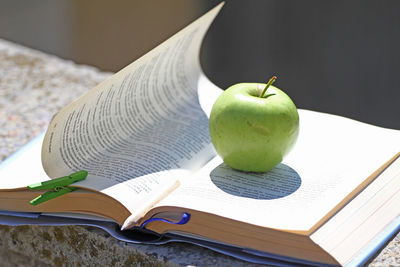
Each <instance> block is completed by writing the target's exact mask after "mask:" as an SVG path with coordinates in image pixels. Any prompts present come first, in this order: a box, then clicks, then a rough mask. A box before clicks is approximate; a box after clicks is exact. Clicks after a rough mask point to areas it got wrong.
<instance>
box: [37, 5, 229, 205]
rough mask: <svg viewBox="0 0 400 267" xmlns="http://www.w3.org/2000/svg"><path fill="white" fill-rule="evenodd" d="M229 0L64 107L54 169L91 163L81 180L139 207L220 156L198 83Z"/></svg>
mask: <svg viewBox="0 0 400 267" xmlns="http://www.w3.org/2000/svg"><path fill="white" fill-rule="evenodd" d="M221 6H222V5H221V4H220V5H219V6H217V7H216V8H214V9H213V10H211V11H209V12H208V13H207V14H205V15H204V16H202V17H201V18H199V19H198V20H196V21H195V22H193V23H192V24H190V25H189V26H187V27H186V28H185V29H183V30H182V31H180V32H178V33H177V34H175V35H174V36H173V37H171V38H170V39H168V40H167V41H165V42H164V43H162V44H161V45H159V46H158V47H156V48H155V49H153V50H152V51H150V52H149V53H147V54H146V55H145V56H143V57H142V58H140V59H138V60H137V61H135V62H133V63H132V64H131V65H129V66H127V67H126V68H124V69H123V70H121V71H120V72H118V73H117V74H115V75H113V76H112V77H111V78H110V79H108V80H106V81H105V82H103V83H101V84H100V85H98V86H97V87H95V88H94V89H92V90H91V91H89V92H88V93H87V94H86V95H85V96H83V97H81V98H80V99H78V100H77V101H75V102H73V103H72V104H70V105H69V106H67V107H66V108H65V109H63V110H62V111H60V112H59V113H58V114H57V115H56V116H55V117H54V119H53V120H52V122H51V124H50V126H49V129H48V131H47V133H46V136H45V140H44V144H43V149H42V162H43V166H44V169H45V170H46V172H47V173H48V175H49V176H50V177H57V176H61V175H65V174H66V173H70V172H73V171H77V170H81V169H84V170H87V171H88V172H89V175H88V177H87V178H86V180H84V181H82V182H80V183H77V184H76V185H79V186H81V187H85V188H89V189H94V190H98V191H101V192H103V193H105V194H108V195H110V196H112V197H113V198H115V199H117V200H118V201H120V202H121V203H123V204H124V205H125V206H126V207H127V208H128V209H129V210H130V211H132V212H134V211H135V210H137V209H138V207H140V206H141V205H142V204H143V203H144V201H145V200H146V199H148V198H149V196H152V195H154V194H155V192H156V191H157V192H158V191H159V192H158V193H157V194H162V192H163V191H169V190H170V189H171V186H175V184H176V183H175V182H174V181H173V180H177V179H178V178H179V177H182V176H186V175H187V172H194V171H196V170H198V169H199V168H200V167H202V166H203V165H204V164H205V163H206V162H207V161H209V160H210V159H211V158H212V157H214V156H215V153H214V150H213V147H212V144H211V141H210V137H209V133H208V118H207V116H206V114H205V112H204V111H203V110H202V108H201V106H200V104H199V99H198V93H197V91H198V88H197V85H198V80H199V77H200V76H201V69H200V63H199V51H200V46H201V42H202V39H203V37H204V35H205V33H206V31H207V29H208V27H209V25H210V24H211V22H212V21H213V19H214V17H215V16H216V15H217V13H218V12H219V9H220V8H221ZM182 173H183V174H182ZM160 188H161V189H160ZM163 188H164V189H163Z"/></svg>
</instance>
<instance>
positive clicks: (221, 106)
mask: <svg viewBox="0 0 400 267" xmlns="http://www.w3.org/2000/svg"><path fill="white" fill-rule="evenodd" d="M265 86H266V84H262V83H239V84H235V85H233V86H231V87H229V88H228V89H226V90H225V91H224V92H223V93H222V94H221V95H220V96H219V97H218V99H217V100H216V101H215V103H214V105H213V107H212V110H211V114H210V121H209V126H210V136H211V141H212V143H213V145H214V147H215V149H216V151H217V153H218V154H219V155H220V156H221V158H222V159H223V160H224V162H225V163H226V164H227V165H228V166H230V167H231V168H233V169H237V170H241V171H247V172H267V171H269V170H271V169H272V168H273V167H275V166H276V165H277V164H278V163H280V162H281V161H282V159H283V157H284V156H285V155H286V154H287V153H288V152H289V151H290V150H291V148H292V147H293V146H294V144H295V143H296V140H297V136H298V134H299V114H298V112H297V108H296V106H295V104H294V103H293V101H292V100H291V99H290V97H289V96H288V95H286V94H285V93H284V92H283V91H281V90H279V89H278V88H276V87H275V86H270V87H269V88H268V90H267V93H266V95H268V96H267V97H265V96H264V97H263V98H261V97H259V95H260V94H261V91H262V90H263V89H264V87H265ZM271 94H273V95H271Z"/></svg>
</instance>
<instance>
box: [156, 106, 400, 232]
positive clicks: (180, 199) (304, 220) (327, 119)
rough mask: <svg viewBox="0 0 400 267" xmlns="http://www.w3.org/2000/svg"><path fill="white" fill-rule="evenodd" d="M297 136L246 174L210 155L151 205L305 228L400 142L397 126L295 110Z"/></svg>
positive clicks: (381, 163)
mask: <svg viewBox="0 0 400 267" xmlns="http://www.w3.org/2000/svg"><path fill="white" fill-rule="evenodd" d="M299 114H300V135H299V139H298V142H297V144H296V145H295V147H294V149H293V151H292V152H291V153H290V154H289V155H288V156H287V157H286V158H285V159H284V160H283V162H282V163H281V164H280V165H278V166H277V167H276V168H275V169H273V170H272V171H270V172H268V173H264V174H254V173H253V174H246V173H244V172H239V171H235V170H233V169H231V168H229V167H227V166H225V165H224V164H223V163H222V160H221V159H220V158H218V157H217V158H215V159H214V160H212V161H211V162H210V163H209V164H208V165H207V166H206V167H205V168H204V169H203V170H201V172H200V173H199V174H198V176H197V177H194V178H193V179H192V180H191V181H187V182H184V183H183V184H182V185H181V187H180V188H178V189H177V190H176V191H174V192H173V193H172V194H171V195H170V196H168V197H167V198H166V199H164V200H163V201H161V202H160V203H158V206H163V205H165V206H180V207H184V208H190V209H195V210H200V211H204V212H208V213H215V214H217V215H220V216H224V217H228V218H232V219H235V220H239V221H245V222H249V223H252V224H255V225H260V226H264V227H271V228H276V229H285V230H300V231H307V230H309V229H310V228H311V227H312V226H313V225H315V224H316V223H317V222H318V221H319V220H320V219H322V218H323V217H324V216H325V215H326V214H327V213H328V212H329V211H331V210H332V209H333V208H334V207H335V206H336V205H337V204H339V202H340V201H342V200H343V198H345V197H346V196H347V195H348V194H349V193H351V192H352V191H353V190H354V189H355V188H356V187H357V186H358V185H359V184H361V183H362V182H363V181H364V180H365V179H366V178H367V177H368V176H369V175H371V174H372V173H373V172H374V171H375V170H377V169H378V168H379V167H380V166H382V165H383V164H384V163H385V162H386V161H388V160H389V159H390V158H392V157H393V156H394V155H395V154H396V153H397V152H399V148H400V131H397V130H388V129H384V128H379V127H375V126H371V125H367V124H364V123H360V122H356V121H353V120H350V119H346V118H342V117H339V116H334V115H328V114H322V113H318V112H312V111H307V110H299Z"/></svg>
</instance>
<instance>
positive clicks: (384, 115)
mask: <svg viewBox="0 0 400 267" xmlns="http://www.w3.org/2000/svg"><path fill="white" fill-rule="evenodd" d="M218 3H219V1H206V0H174V1H171V0H170V1H163V0H157V1H156V0H147V1H145V0H143V1H128V0H117V1H106V0H101V1H93V0H92V1H90V0H85V1H79V0H71V1H68V0H65V1H62V0H59V1H50V0H43V1H28V0H27V1H20V0H0V38H3V39H6V40H10V41H14V42H17V43H20V44H23V45H25V46H29V47H33V48H35V49H39V50H42V51H45V52H47V53H51V54H55V55H58V56H60V57H63V58H67V59H71V60H73V61H75V62H77V63H83V64H89V65H93V66H96V67H98V68H100V69H102V70H107V71H117V70H119V69H120V68H122V67H123V66H125V65H127V64H128V63H130V62H131V61H133V60H135V59H136V58H138V57H140V56H141V55H143V54H144V53H146V52H147V51H149V50H150V49H151V48H152V47H154V46H156V45H157V44H159V43H160V42H162V41H163V40H165V39H167V38H168V37H169V36H171V35H172V34H173V33H175V32H176V31H177V30H179V29H180V28H182V27H184V26H185V25H187V24H188V23H189V22H191V21H193V20H195V19H196V18H197V17H198V16H200V15H201V14H203V13H204V12H206V11H207V10H208V9H210V8H212V7H213V6H215V5H217V4H218ZM399 49H400V1H397V0H364V1H361V0H360V1H351V0H336V1H320V0H318V1H317V0H302V1H299V0H297V1H296V0H251V1H245V0H241V1H239V0H227V1H226V4H225V6H224V8H223V9H222V11H221V13H220V14H219V16H218V17H217V18H216V20H215V22H214V24H213V25H212V27H211V29H210V31H209V33H208V34H207V36H206V38H205V41H204V44H203V48H202V53H201V61H202V65H203V69H204V71H205V73H206V74H207V76H209V78H210V79H211V80H212V81H213V82H214V83H215V84H217V85H218V86H220V87H221V88H227V87H229V86H230V85H232V84H234V83H237V82H246V81H248V82H266V81H267V80H268V79H269V78H270V77H271V76H272V75H277V76H278V80H277V82H276V83H275V85H276V86H277V87H279V88H281V89H283V90H284V91H285V92H287V93H288V94H289V95H290V97H291V98H292V99H293V100H294V102H295V103H296V105H297V106H298V107H299V108H306V109H311V110H317V111H324V112H329V113H334V114H338V115H342V116H347V117H351V118H354V119H357V120H361V121H364V122H368V123H372V124H375V125H379V126H384V127H390V128H396V129H400V119H399V115H400V104H399V98H400V90H399V89H400V88H399V87H400V86H399V85H400V81H399V79H400V78H399V77H400V75H399V72H400V51H399Z"/></svg>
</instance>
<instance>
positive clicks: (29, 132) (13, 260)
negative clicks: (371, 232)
mask: <svg viewBox="0 0 400 267" xmlns="http://www.w3.org/2000/svg"><path fill="white" fill-rule="evenodd" d="M110 75H111V73H104V72H101V71H99V70H97V69H95V68H93V67H89V66H82V65H77V64H75V63H73V62H70V61H67V60H63V59H60V58H57V57H54V56H50V55H47V54H44V53H41V52H38V51H34V50H31V49H28V48H25V47H21V46H19V45H17V44H14V43H10V42H7V41H5V40H1V39H0V161H3V160H4V159H5V158H6V157H7V156H9V155H10V154H11V153H13V152H15V151H16V150H17V149H18V148H20V147H21V146H22V145H24V144H25V143H27V142H28V141H29V140H30V139H32V138H33V137H35V136H36V135H37V134H39V133H40V132H42V131H43V130H45V129H46V127H47V125H48V123H49V121H50V119H51V117H52V115H53V114H55V113H56V112H57V111H58V110H60V109H61V108H62V107H64V106H65V105H66V104H68V103H70V102H71V101H73V100H74V99H76V98H77V97H79V96H80V95H82V94H83V93H85V92H87V91H88V90H89V89H91V88H92V87H94V86H95V85H96V84H98V83H100V82H101V81H103V80H104V79H106V78H107V77H109V76H110ZM0 265H1V266H89V265H90V266H98V265H106V266H129V265H132V266H252V265H253V264H249V263H246V262H243V261H241V260H237V259H234V258H232V257H228V256H225V255H221V254H218V253H215V252H213V251H211V250H208V249H205V248H201V247H197V246H193V245H189V244H182V243H174V244H167V245H160V246H155V245H137V244H129V243H125V242H121V241H118V240H115V239H114V238H112V237H110V236H109V235H108V234H107V233H106V232H104V231H102V230H100V229H96V228H93V227H78V226H74V227H72V226H64V227H54V226H47V227H45V226H19V227H10V226H0ZM253 266H256V265H253ZM257 266H259V265H257ZM369 266H400V235H397V236H396V237H394V238H393V239H392V241H391V242H390V243H389V244H388V245H387V246H386V247H385V248H384V249H383V250H382V251H381V252H380V253H379V254H378V255H376V256H375V257H374V259H372V261H371V262H370V263H369Z"/></svg>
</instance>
